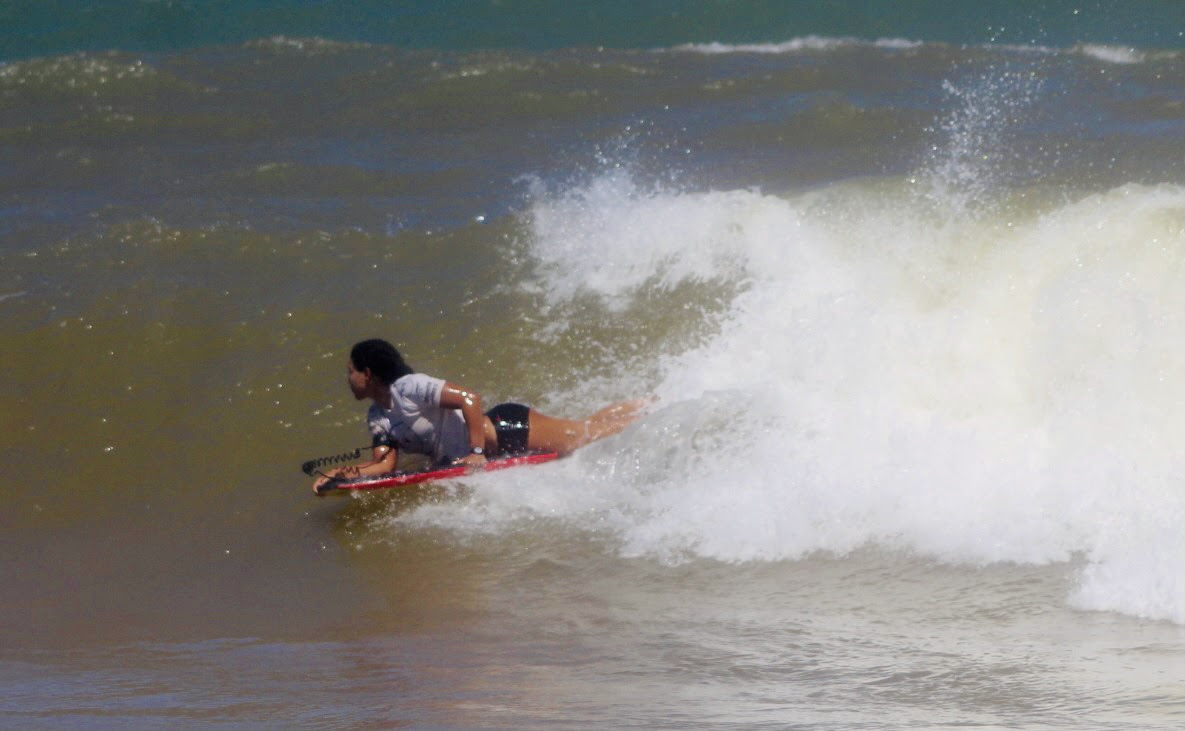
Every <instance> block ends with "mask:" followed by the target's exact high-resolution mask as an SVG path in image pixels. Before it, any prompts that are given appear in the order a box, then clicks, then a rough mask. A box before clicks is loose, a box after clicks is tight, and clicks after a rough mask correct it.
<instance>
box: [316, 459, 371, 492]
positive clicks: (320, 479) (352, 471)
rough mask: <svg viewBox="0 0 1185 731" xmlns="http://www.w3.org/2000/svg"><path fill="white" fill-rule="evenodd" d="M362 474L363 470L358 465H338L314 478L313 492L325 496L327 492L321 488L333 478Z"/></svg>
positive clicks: (346, 477)
mask: <svg viewBox="0 0 1185 731" xmlns="http://www.w3.org/2000/svg"><path fill="white" fill-rule="evenodd" d="M360 474H362V470H361V469H359V467H358V465H347V466H345V467H338V468H337V469H333V470H330V471H329V472H326V473H324V474H321V475H318V476H317V479H315V480H313V494H314V495H316V496H317V497H321V496H323V495H324V494H325V493H323V492H321V488H322V487H324V486H325V485H327V484H328V483H329V482H330V481H331V480H348V479H350V478H353V477H357V476H359V475H360Z"/></svg>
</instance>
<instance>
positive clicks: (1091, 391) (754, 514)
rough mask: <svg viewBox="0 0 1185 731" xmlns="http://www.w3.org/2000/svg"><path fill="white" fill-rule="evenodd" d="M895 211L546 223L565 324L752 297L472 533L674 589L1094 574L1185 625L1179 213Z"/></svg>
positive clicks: (1105, 597)
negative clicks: (630, 412)
mask: <svg viewBox="0 0 1185 731" xmlns="http://www.w3.org/2000/svg"><path fill="white" fill-rule="evenodd" d="M887 188H888V187H887V186H885V185H884V184H883V183H882V184H880V185H875V186H873V185H857V184H850V185H844V186H836V187H833V188H830V189H828V190H823V191H817V192H813V193H810V194H806V195H802V196H797V197H793V198H782V197H776V196H771V195H763V194H761V193H758V192H754V191H729V192H707V193H695V194H678V193H651V194H647V193H644V192H641V191H639V190H638V189H637V188H636V187H635V186H634V185H633V184H632V183H631V182H630V180H629V179H628V177H624V176H622V175H620V174H612V175H606V176H604V177H602V178H599V179H597V180H594V181H592V182H591V183H590V184H588V185H587V186H584V187H581V188H580V189H579V190H575V191H569V192H566V193H563V194H560V195H555V196H550V197H544V198H542V199H540V200H538V201H537V202H536V204H535V210H534V212H535V232H534V252H535V255H536V256H537V257H538V259H539V261H540V267H541V271H542V272H543V273H544V275H545V287H546V288H547V293H548V296H549V297H550V298H552V299H553V300H555V301H564V300H571V299H574V298H576V297H579V296H583V295H587V294H588V293H590V292H591V293H595V294H597V295H598V296H600V297H601V298H603V299H605V300H606V301H613V300H620V301H628V300H629V299H630V298H631V297H632V296H633V294H634V293H635V292H636V291H637V289H638V288H639V287H640V286H641V284H642V283H643V282H646V281H650V282H653V281H655V280H658V281H661V282H664V283H666V284H667V285H671V286H673V285H674V284H676V283H678V282H681V281H687V280H704V279H711V278H713V277H716V278H723V279H729V280H733V281H744V282H745V283H746V284H745V286H744V287H742V288H741V293H740V294H739V295H738V296H736V297H735V299H733V300H732V301H731V302H730V303H729V304H728V308H727V312H726V313H725V315H724V318H725V319H724V322H723V323H722V326H721V327H719V328H718V330H717V328H714V327H713V328H708V330H709V331H710V332H714V333H715V334H713V335H711V336H710V338H709V339H708V340H707V342H706V343H705V344H704V345H703V347H700V348H696V349H694V350H691V351H688V352H671V350H670V349H669V348H667V347H665V346H664V345H663V344H662V343H656V344H655V357H656V358H659V359H661V361H662V363H661V366H662V372H663V374H664V375H663V378H662V380H661V383H660V384H659V385H658V388H657V393H658V395H659V396H660V397H661V401H660V404H659V405H658V407H657V408H656V410H655V411H654V413H652V414H650V415H649V416H648V417H646V418H645V419H644V420H643V421H642V422H641V423H640V424H638V425H637V426H635V427H633V428H632V430H631V432H630V433H629V434H628V435H627V436H626V437H625V438H620V439H615V440H611V441H610V442H608V443H601V444H597V445H593V446H592V447H590V448H587V449H586V450H582V452H580V453H578V454H577V456H576V457H574V458H573V459H571V460H568V461H566V462H564V463H561V464H557V465H555V466H554V467H552V468H550V469H549V471H547V472H546V474H543V473H542V472H538V473H536V474H535V475H532V476H529V477H528V476H525V475H516V476H514V478H513V479H511V478H510V477H504V478H499V479H503V480H506V482H505V486H504V487H500V485H501V484H502V483H499V482H497V481H492V482H489V483H488V484H487V487H486V488H483V489H482V490H480V491H478V493H477V498H476V499H477V500H478V504H477V505H476V506H473V507H471V508H470V509H471V510H477V511H479V512H480V513H481V516H480V517H481V519H480V521H477V522H479V523H481V524H482V525H483V526H487V527H488V526H490V525H504V524H505V523H506V522H507V521H509V522H514V521H519V520H522V519H523V517H524V516H532V517H538V516H551V517H555V518H558V519H562V520H565V521H571V522H575V523H576V524H577V525H580V526H582V527H585V528H588V529H590V530H597V531H608V532H609V533H610V534H612V535H613V536H614V538H615V540H616V541H618V542H619V545H620V550H621V551H622V553H623V554H626V555H645V556H653V557H658V558H661V559H664V560H670V561H679V560H683V559H685V558H687V557H710V558H713V559H719V560H725V561H752V560H771V559H795V558H799V557H803V556H805V555H808V554H811V553H813V552H820V551H821V552H830V553H835V554H844V553H846V552H849V551H852V550H854V549H857V548H860V547H862V546H867V545H873V546H881V547H888V548H892V549H894V550H906V551H910V552H914V553H918V554H921V555H925V556H929V557H931V558H932V559H934V560H938V561H942V562H950V563H959V564H963V563H965V564H971V565H983V564H990V563H996V562H1018V563H1025V564H1045V563H1049V562H1069V561H1072V560H1074V559H1075V557H1081V558H1084V559H1085V560H1086V562H1087V563H1086V569H1085V571H1084V572H1083V574H1082V576H1081V587H1080V588H1079V590H1078V591H1077V592H1076V594H1075V596H1074V597H1073V598H1072V600H1073V601H1074V602H1075V603H1076V604H1077V605H1078V606H1081V607H1085V608H1091V609H1106V610H1118V611H1123V612H1129V613H1132V614H1137V615H1141V616H1148V617H1155V618H1163V619H1170V620H1173V621H1175V622H1181V623H1185V576H1183V575H1182V573H1181V571H1180V565H1181V563H1182V560H1185V538H1183V537H1182V535H1183V534H1182V533H1181V531H1180V530H1179V526H1180V525H1181V524H1182V520H1183V519H1185V495H1182V493H1181V490H1180V485H1181V484H1182V483H1183V481H1185V460H1183V459H1182V458H1181V456H1180V455H1181V444H1183V443H1185V409H1182V408H1181V405H1182V404H1183V403H1185V189H1182V188H1180V187H1174V186H1161V187H1144V186H1138V185H1129V186H1125V187H1121V188H1118V189H1115V190H1111V191H1109V192H1106V193H1103V194H1098V195H1093V196H1090V197H1087V198H1084V199H1082V200H1079V201H1077V202H1074V203H1071V204H1068V205H1065V206H1064V207H1061V208H1056V209H1053V210H1047V211H1044V212H1040V213H1029V214H1027V215H1026V216H1024V217H1023V218H1018V217H1017V216H1016V215H1015V213H1014V214H1013V215H1012V216H1010V218H1009V220H1006V221H1005V220H996V219H990V218H986V217H980V218H978V219H976V218H964V219H960V220H958V221H951V220H947V219H944V218H943V217H941V216H936V215H935V208H934V206H933V201H932V200H929V199H924V198H920V197H915V196H911V194H909V193H908V192H906V191H907V190H908V188H909V186H908V185H906V184H904V183H902V184H901V185H900V186H899V187H897V188H888V189H887ZM561 264H562V266H561ZM622 377H623V378H625V377H627V376H622ZM523 480H528V481H529V484H530V485H531V488H530V489H523V488H522V482H523ZM439 517H440V519H441V520H445V521H448V520H460V519H461V518H460V517H458V516H454V517H453V518H445V517H443V516H439ZM424 518H425V516H423V515H421V516H419V517H418V518H417V519H421V520H422V519H424ZM471 522H472V521H471ZM458 527H459V526H458Z"/></svg>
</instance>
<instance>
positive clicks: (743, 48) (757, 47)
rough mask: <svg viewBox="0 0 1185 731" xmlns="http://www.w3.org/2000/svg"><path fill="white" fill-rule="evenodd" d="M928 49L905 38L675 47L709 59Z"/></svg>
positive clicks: (806, 38) (808, 38)
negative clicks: (868, 48)
mask: <svg viewBox="0 0 1185 731" xmlns="http://www.w3.org/2000/svg"><path fill="white" fill-rule="evenodd" d="M922 45H924V44H923V43H922V42H921V41H911V40H908V39H905V38H880V39H878V40H875V41H866V40H861V39H859V38H851V37H828V36H802V37H800V38H792V39H790V40H788V41H782V42H780V43H720V42H711V43H686V44H683V45H679V46H675V47H674V49H673V50H675V51H685V52H691V53H702V54H706V55H721V54H728V53H765V54H783V53H800V52H803V51H831V50H835V49H837V48H850V47H853V46H871V47H876V48H884V49H891V50H905V49H911V48H918V47H920V46H922Z"/></svg>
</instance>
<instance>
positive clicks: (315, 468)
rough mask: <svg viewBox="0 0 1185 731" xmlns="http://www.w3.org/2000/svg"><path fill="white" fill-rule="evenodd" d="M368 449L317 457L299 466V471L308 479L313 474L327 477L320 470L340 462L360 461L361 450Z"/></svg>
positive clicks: (361, 448)
mask: <svg viewBox="0 0 1185 731" xmlns="http://www.w3.org/2000/svg"><path fill="white" fill-rule="evenodd" d="M364 449H370V447H357V448H355V449H353V450H351V451H349V452H342V453H341V454H331V455H329V456H328V457H317V458H316V459H310V460H309V461H308V462H305V463H303V464H301V466H300V470H301V472H304V473H305V474H306V475H308V476H309V477H312V476H313V475H314V474H317V475H321V476H323V477H328V476H329V475H326V474H325V473H324V472H321V470H320V468H321V467H324V466H326V465H331V464H339V463H341V462H353V461H354V460H356V459H362V450H364Z"/></svg>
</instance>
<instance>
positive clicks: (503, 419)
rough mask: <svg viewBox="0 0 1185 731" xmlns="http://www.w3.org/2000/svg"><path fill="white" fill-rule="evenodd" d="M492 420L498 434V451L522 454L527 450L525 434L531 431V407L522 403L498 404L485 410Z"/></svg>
mask: <svg viewBox="0 0 1185 731" xmlns="http://www.w3.org/2000/svg"><path fill="white" fill-rule="evenodd" d="M486 416H488V417H489V418H490V421H492V422H494V432H495V433H496V434H497V435H498V451H499V452H500V453H502V454H522V453H523V452H525V451H527V436H528V435H529V434H530V431H531V409H530V407H528V406H523V405H522V404H498V405H497V406H495V407H494V408H492V409H490V410H489V411H487V412H486Z"/></svg>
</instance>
